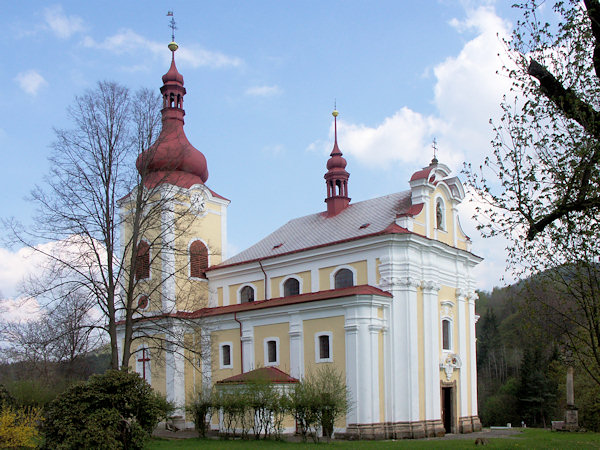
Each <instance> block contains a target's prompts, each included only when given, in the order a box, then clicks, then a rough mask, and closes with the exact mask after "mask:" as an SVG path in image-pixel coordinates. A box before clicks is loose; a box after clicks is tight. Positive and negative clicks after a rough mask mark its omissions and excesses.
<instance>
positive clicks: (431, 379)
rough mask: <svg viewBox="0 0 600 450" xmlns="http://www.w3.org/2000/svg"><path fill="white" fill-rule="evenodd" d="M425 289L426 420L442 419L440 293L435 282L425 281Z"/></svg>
mask: <svg viewBox="0 0 600 450" xmlns="http://www.w3.org/2000/svg"><path fill="white" fill-rule="evenodd" d="M422 288H423V341H424V347H425V348H424V355H423V357H424V369H425V370H424V372H425V373H424V376H425V420H436V419H437V420H439V419H441V403H440V402H441V398H440V368H439V359H440V338H439V329H440V319H439V300H438V291H439V290H440V286H439V284H438V283H436V282H435V281H424V282H423V283H422Z"/></svg>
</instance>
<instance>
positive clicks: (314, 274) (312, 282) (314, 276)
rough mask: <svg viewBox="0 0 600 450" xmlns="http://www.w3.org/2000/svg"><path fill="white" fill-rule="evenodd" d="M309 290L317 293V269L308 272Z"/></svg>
mask: <svg viewBox="0 0 600 450" xmlns="http://www.w3.org/2000/svg"><path fill="white" fill-rule="evenodd" d="M310 289H311V292H318V291H319V269H316V268H314V269H311V271H310Z"/></svg>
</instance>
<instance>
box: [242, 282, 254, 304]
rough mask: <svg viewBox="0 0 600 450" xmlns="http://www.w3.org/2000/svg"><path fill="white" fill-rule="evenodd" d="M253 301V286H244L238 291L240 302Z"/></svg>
mask: <svg viewBox="0 0 600 450" xmlns="http://www.w3.org/2000/svg"><path fill="white" fill-rule="evenodd" d="M253 301H254V288H253V287H252V286H244V287H243V288H242V290H241V291H240V303H249V302H253Z"/></svg>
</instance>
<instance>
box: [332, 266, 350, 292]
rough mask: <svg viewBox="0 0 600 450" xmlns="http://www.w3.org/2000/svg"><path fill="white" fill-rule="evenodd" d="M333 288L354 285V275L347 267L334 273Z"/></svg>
mask: <svg viewBox="0 0 600 450" xmlns="http://www.w3.org/2000/svg"><path fill="white" fill-rule="evenodd" d="M334 279H335V288H336V289H341V288H345V287H350V286H354V275H353V274H352V271H351V270H349V269H340V270H338V271H337V272H336V274H335V277H334Z"/></svg>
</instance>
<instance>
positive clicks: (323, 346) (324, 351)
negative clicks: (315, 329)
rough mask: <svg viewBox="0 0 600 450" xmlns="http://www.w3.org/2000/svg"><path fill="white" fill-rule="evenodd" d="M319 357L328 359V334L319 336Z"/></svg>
mask: <svg viewBox="0 0 600 450" xmlns="http://www.w3.org/2000/svg"><path fill="white" fill-rule="evenodd" d="M319 357H320V358H321V359H329V336H327V335H322V336H319Z"/></svg>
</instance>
